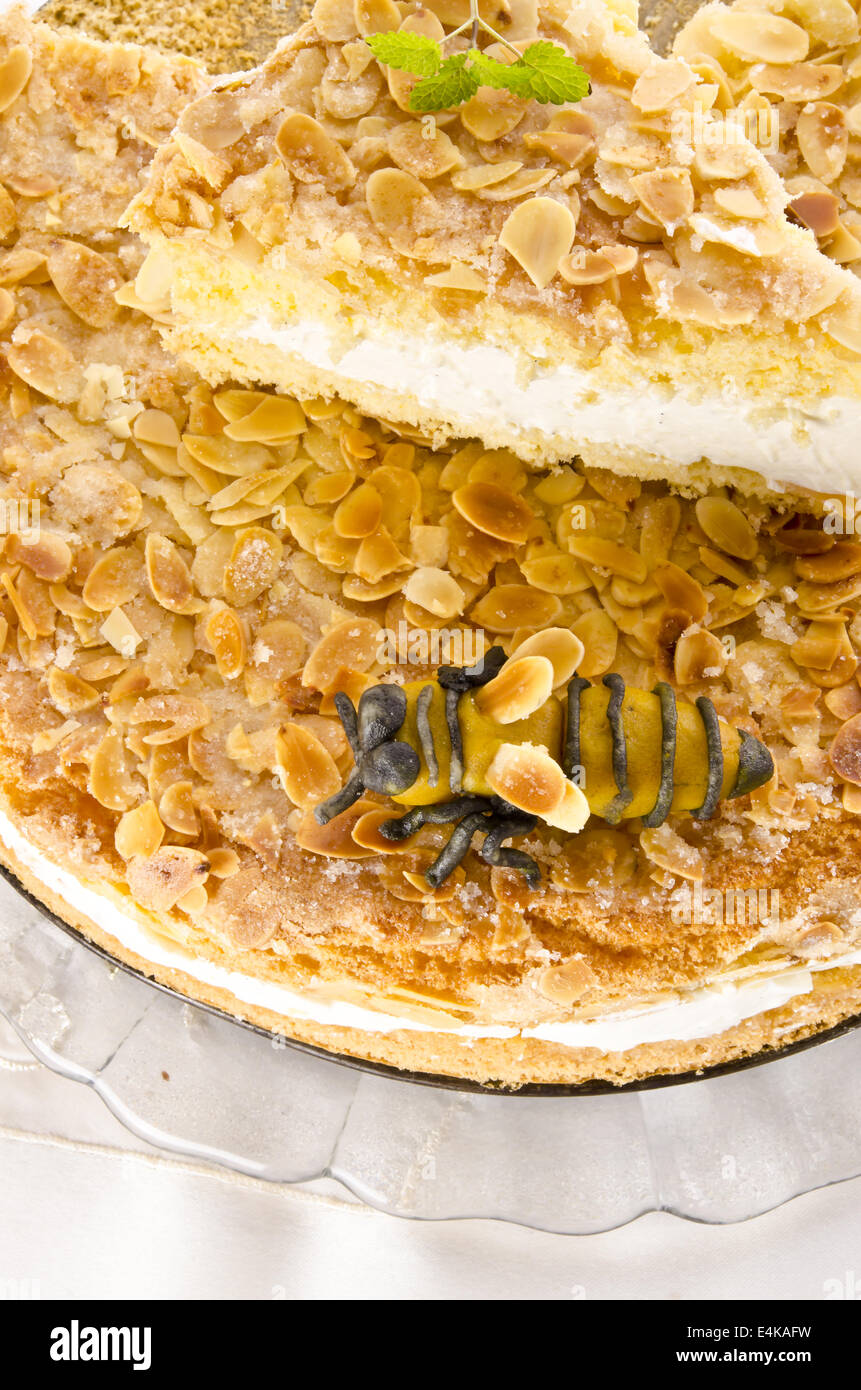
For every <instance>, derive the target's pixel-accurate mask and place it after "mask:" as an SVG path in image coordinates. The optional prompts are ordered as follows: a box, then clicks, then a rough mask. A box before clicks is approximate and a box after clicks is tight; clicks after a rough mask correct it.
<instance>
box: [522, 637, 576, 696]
mask: <svg viewBox="0 0 861 1390" xmlns="http://www.w3.org/2000/svg"><path fill="white" fill-rule="evenodd" d="M528 656H529V657H531V656H543V657H546V658H547V660H548V661H549V662H550V664H551V666H552V667H553V688H554V690H555V689H556V688H557V687H558V686H560V685H566V684H567V683H568V681H569V680H570V679H571V677H572V676H573V675H574V672H575V671H576V670H577V668H578V666H579V665H580V662H581V661H582V660H583V657H584V656H585V649H584V647H583V643H582V642H581V641H580V639H579V637H575V635H574V633H573V632H571V631H570V629H569V628H566V627H548V628H545V629H544V631H543V632H536V633H533V635H532V636H531V637H526V638H524V640H523V641H522V642H519V643H518V644H517V646H516V647H515V648H514V650H513V651H512V652H511V655H510V657H509V661H508V663H507V664H510V663H511V662H514V661H519V660H520V659H521V658H522V657H528Z"/></svg>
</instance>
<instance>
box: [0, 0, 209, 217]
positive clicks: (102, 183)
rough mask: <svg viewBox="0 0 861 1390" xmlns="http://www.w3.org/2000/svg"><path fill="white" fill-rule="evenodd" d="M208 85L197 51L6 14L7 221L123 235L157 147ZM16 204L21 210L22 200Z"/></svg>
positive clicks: (0, 136) (2, 62)
mask: <svg viewBox="0 0 861 1390" xmlns="http://www.w3.org/2000/svg"><path fill="white" fill-rule="evenodd" d="M207 85H208V80H207V78H206V76H205V73H204V69H203V67H202V65H201V64H200V63H198V62H196V61H194V60H193V59H191V58H183V57H180V56H179V55H176V56H175V57H170V58H167V57H164V56H163V55H161V54H159V53H156V52H155V51H154V50H153V49H147V48H141V47H140V46H138V45H135V44H105V43H98V42H96V41H93V40H90V39H84V38H81V37H80V36H78V35H76V34H73V33H71V32H65V33H63V32H57V31H56V30H54V29H51V28H50V27H49V26H48V25H47V24H42V23H38V22H33V21H31V20H30V19H29V18H28V17H27V15H26V13H25V11H24V10H23V9H22V8H21V7H18V6H16V7H15V8H14V9H13V10H11V11H10V12H9V13H8V14H6V15H4V16H3V17H2V19H0V113H2V116H3V119H2V122H0V183H2V184H3V185H4V188H5V189H6V192H5V193H2V194H0V229H2V240H3V241H4V242H5V243H7V244H8V241H9V239H10V237H11V236H12V234H13V233H14V232H15V231H16V230H17V231H35V232H44V233H47V234H48V235H51V236H56V235H57V234H58V229H60V228H61V229H62V234H63V235H64V236H77V235H84V236H87V237H89V238H90V240H93V239H94V238H98V237H99V236H100V235H101V234H108V235H109V236H111V237H113V238H115V236H116V231H117V227H118V225H119V218H120V214H121V213H122V211H123V209H124V208H125V206H126V205H127V203H128V201H129V199H130V198H132V197H133V196H134V194H135V193H137V191H138V190H139V188H140V185H141V179H142V175H143V171H144V170H145V169H146V166H147V165H148V164H149V161H150V160H151V159H152V156H153V155H154V153H155V150H156V147H157V146H158V145H159V144H161V142H162V141H163V140H165V139H166V138H167V136H168V135H169V134H170V132H171V130H172V129H173V126H174V125H175V123H176V120H177V117H178V115H179V112H180V111H181V110H182V108H183V106H184V105H185V104H186V103H187V102H189V101H191V100H192V98H193V97H198V96H201V95H202V93H203V92H204V90H205V88H206V87H207ZM13 204H14V208H13Z"/></svg>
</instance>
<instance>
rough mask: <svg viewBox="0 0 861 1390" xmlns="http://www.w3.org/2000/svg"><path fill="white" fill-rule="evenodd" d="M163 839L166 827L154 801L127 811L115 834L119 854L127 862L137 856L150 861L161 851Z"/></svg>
mask: <svg viewBox="0 0 861 1390" xmlns="http://www.w3.org/2000/svg"><path fill="white" fill-rule="evenodd" d="M163 839H164V826H163V825H162V823H161V820H160V818H159V814H158V811H157V810H156V808H155V802H153V801H145V802H144V803H143V804H142V805H141V806H136V807H135V808H134V810H132V811H126V813H125V815H124V816H121V817H120V819H119V822H118V824H117V828H116V831H115V832H114V844H115V845H116V849H117V854H119V856H120V858H121V859H125V860H126V862H128V860H130V859H134V858H135V857H136V856H137V855H142V856H143V858H144V859H149V857H150V856H151V855H153V854H155V852H156V850H158V849H160V847H161V842H162V840H163Z"/></svg>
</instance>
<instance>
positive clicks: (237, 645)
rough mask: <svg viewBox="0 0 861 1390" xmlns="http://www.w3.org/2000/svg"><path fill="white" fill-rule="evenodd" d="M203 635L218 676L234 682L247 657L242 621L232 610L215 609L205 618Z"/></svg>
mask: <svg viewBox="0 0 861 1390" xmlns="http://www.w3.org/2000/svg"><path fill="white" fill-rule="evenodd" d="M204 633H205V635H206V640H207V642H208V643H209V646H210V648H211V650H212V654H213V656H214V657H215V664H216V666H217V667H218V674H219V675H220V676H221V677H222V679H223V680H235V679H236V677H237V676H239V675H241V673H242V671H243V669H244V667H245V662H246V659H247V656H248V650H247V643H246V639H245V627H244V624H243V622H242V619H241V618H240V617H239V615H238V613H235V612H234V611H233V609H232V608H217V609H216V610H215V612H214V613H211V614H210V615H209V617H208V618H207V620H206V624H205V626H204Z"/></svg>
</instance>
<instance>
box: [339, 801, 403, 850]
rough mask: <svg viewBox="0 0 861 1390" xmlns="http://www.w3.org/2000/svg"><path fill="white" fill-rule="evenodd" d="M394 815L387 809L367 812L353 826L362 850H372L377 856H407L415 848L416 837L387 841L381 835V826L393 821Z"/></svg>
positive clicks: (354, 834) (353, 832)
mask: <svg viewBox="0 0 861 1390" xmlns="http://www.w3.org/2000/svg"><path fill="white" fill-rule="evenodd" d="M391 818H392V813H391V811H390V810H389V809H387V808H386V807H382V808H378V809H377V810H376V811H366V812H365V814H364V815H363V816H360V817H359V819H358V820H357V821H356V824H355V825H354V826H353V831H352V834H353V839H354V840H355V842H356V844H357V845H359V846H361V848H362V849H371V850H373V851H374V853H375V854H405V853H407V852H408V851H409V850H411V849H413V848H414V847H415V843H416V839H417V836H416V835H410V836H409V838H408V839H406V840H387V839H386V838H385V836H384V835H381V834H380V826H381V825H382V824H383V823H384V822H385V821H387V820H391Z"/></svg>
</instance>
